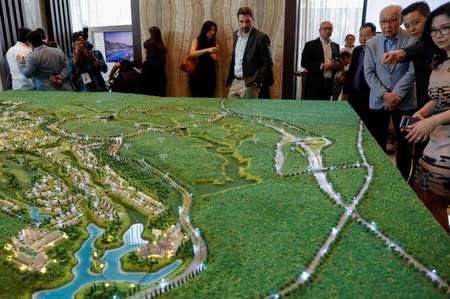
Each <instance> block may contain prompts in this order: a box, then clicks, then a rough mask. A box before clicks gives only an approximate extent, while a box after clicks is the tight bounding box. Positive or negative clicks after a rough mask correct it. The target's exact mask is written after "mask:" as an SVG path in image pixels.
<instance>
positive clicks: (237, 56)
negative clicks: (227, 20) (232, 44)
mask: <svg viewBox="0 0 450 299" xmlns="http://www.w3.org/2000/svg"><path fill="white" fill-rule="evenodd" d="M250 32H252V30H251V29H250V31H249V32H248V33H245V34H243V33H242V32H241V31H239V32H238V39H237V42H236V48H235V49H234V76H235V77H237V78H243V77H244V70H243V68H242V62H243V61H244V52H245V47H246V46H247V41H248V37H249V35H250Z"/></svg>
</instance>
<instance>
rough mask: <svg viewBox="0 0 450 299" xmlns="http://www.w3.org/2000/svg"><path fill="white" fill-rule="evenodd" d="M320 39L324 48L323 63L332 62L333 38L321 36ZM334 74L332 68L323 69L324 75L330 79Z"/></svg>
mask: <svg viewBox="0 0 450 299" xmlns="http://www.w3.org/2000/svg"><path fill="white" fill-rule="evenodd" d="M320 41H321V42H322V48H323V58H324V61H323V63H329V62H331V59H332V58H333V52H332V50H331V39H329V40H328V41H326V40H324V39H323V38H320ZM332 76H333V73H332V72H331V70H324V71H323V77H324V78H327V79H330V78H331V77H332Z"/></svg>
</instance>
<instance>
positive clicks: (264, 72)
mask: <svg viewBox="0 0 450 299" xmlns="http://www.w3.org/2000/svg"><path fill="white" fill-rule="evenodd" d="M237 40H238V31H236V32H234V33H233V56H232V58H231V62H230V69H229V72H228V77H227V82H226V86H230V85H231V83H232V82H233V79H234V57H235V53H234V52H235V48H236V43H237ZM272 67H273V61H272V53H271V51H270V39H269V37H268V36H267V34H265V33H263V32H261V31H259V30H257V29H256V28H254V27H253V28H252V30H251V31H250V35H249V37H248V40H247V45H246V46H245V51H244V59H243V61H242V68H243V72H244V80H245V85H246V86H250V85H252V84H254V83H256V84H257V85H258V87H260V88H262V87H264V86H270V85H272V84H273V81H274V80H273V73H272Z"/></svg>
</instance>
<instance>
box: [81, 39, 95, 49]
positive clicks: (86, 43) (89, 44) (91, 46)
mask: <svg viewBox="0 0 450 299" xmlns="http://www.w3.org/2000/svg"><path fill="white" fill-rule="evenodd" d="M83 44H84V47H85V48H86V50H89V51H92V49H93V48H94V45H93V44H91V43H90V42H89V41H87V40H86V41H84V42H83Z"/></svg>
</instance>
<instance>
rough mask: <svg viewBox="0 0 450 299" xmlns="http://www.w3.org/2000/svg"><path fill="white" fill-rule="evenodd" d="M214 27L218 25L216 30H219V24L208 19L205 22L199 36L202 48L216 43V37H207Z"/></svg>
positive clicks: (198, 39)
mask: <svg viewBox="0 0 450 299" xmlns="http://www.w3.org/2000/svg"><path fill="white" fill-rule="evenodd" d="M212 27H216V31H217V24H216V23H214V22H213V21H206V22H205V23H203V26H202V30H201V31H200V35H199V36H198V37H197V41H198V45H199V48H200V49H204V48H207V47H208V46H209V47H213V46H215V45H216V38H215V37H214V38H212V39H208V37H206V34H207V33H208V31H209V30H210V29H211V28H212Z"/></svg>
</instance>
